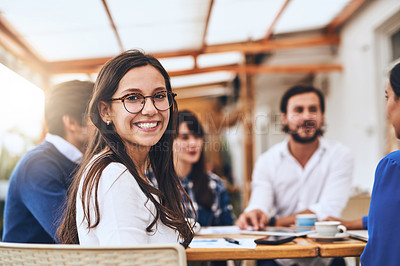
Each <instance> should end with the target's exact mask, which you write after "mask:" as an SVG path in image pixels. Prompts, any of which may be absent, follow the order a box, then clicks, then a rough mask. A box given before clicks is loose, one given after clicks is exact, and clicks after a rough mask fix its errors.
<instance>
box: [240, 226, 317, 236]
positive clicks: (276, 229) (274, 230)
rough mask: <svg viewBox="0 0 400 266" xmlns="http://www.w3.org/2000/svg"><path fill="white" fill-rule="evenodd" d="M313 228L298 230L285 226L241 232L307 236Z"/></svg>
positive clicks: (242, 231) (245, 233)
mask: <svg viewBox="0 0 400 266" xmlns="http://www.w3.org/2000/svg"><path fill="white" fill-rule="evenodd" d="M313 232H314V231H313V230H298V229H291V228H285V227H283V228H282V227H267V230H265V231H253V230H241V231H240V234H244V235H259V236H297V237H300V236H305V235H307V234H310V233H313Z"/></svg>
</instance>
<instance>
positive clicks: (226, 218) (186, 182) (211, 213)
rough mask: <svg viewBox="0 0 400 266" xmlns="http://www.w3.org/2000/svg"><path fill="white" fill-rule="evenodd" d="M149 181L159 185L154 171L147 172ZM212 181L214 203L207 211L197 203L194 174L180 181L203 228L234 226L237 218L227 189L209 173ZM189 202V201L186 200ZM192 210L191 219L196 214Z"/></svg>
mask: <svg viewBox="0 0 400 266" xmlns="http://www.w3.org/2000/svg"><path fill="white" fill-rule="evenodd" d="M147 176H148V178H149V180H151V182H152V183H153V184H154V185H157V181H156V180H155V177H154V173H153V172H152V171H148V172H147ZM208 178H209V179H210V182H209V186H210V188H211V190H212V192H213V194H214V202H213V204H212V205H211V209H210V210H208V209H205V208H204V207H203V206H201V205H199V204H198V203H197V202H196V197H195V195H194V191H193V180H192V174H191V173H190V174H189V175H188V176H187V177H185V178H183V179H180V181H181V184H182V187H183V188H184V189H185V190H186V193H187V194H188V195H189V197H190V198H191V199H192V202H193V206H194V208H195V210H196V212H197V222H198V223H199V224H200V225H201V226H220V225H232V224H233V221H234V219H235V217H234V216H233V214H232V205H231V202H230V197H229V194H228V192H227V191H226V189H225V186H224V184H223V183H222V181H221V179H220V178H219V177H218V176H217V175H216V174H214V173H208ZM185 201H186V202H187V200H186V199H185ZM189 210H190V212H191V213H190V217H191V218H194V216H195V215H194V213H193V212H192V211H191V208H189Z"/></svg>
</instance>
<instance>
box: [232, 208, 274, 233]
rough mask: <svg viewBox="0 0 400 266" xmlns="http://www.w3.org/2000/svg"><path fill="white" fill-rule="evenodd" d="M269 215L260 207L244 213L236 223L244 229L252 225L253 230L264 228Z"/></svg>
mask: <svg viewBox="0 0 400 266" xmlns="http://www.w3.org/2000/svg"><path fill="white" fill-rule="evenodd" d="M268 222H269V219H268V217H267V215H266V214H265V213H264V212H263V211H262V210H259V209H255V210H251V211H248V212H244V213H242V214H241V215H240V216H239V218H238V219H237V220H236V222H235V224H236V225H237V226H238V227H239V228H240V229H242V230H247V229H248V228H249V226H252V228H253V230H256V231H257V230H263V229H265V227H266V225H267V224H268Z"/></svg>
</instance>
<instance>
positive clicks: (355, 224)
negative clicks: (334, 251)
mask: <svg viewBox="0 0 400 266" xmlns="http://www.w3.org/2000/svg"><path fill="white" fill-rule="evenodd" d="M364 217H368V216H364ZM364 217H362V218H357V219H354V220H342V219H338V218H336V217H332V216H328V217H326V219H324V221H339V222H340V223H341V224H342V225H344V226H346V228H347V229H348V230H359V229H366V228H365V227H364V225H363V220H364Z"/></svg>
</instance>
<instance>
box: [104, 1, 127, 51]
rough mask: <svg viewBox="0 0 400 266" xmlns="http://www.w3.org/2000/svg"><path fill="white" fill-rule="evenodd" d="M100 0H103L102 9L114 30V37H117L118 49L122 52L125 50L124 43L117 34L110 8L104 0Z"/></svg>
mask: <svg viewBox="0 0 400 266" xmlns="http://www.w3.org/2000/svg"><path fill="white" fill-rule="evenodd" d="M102 2H103V6H104V9H105V10H106V13H107V16H108V19H109V20H110V24H111V27H112V29H113V31H114V35H115V38H116V39H117V42H118V45H119V49H120V50H121V52H123V51H125V49H124V45H123V44H122V41H121V37H120V36H119V33H118V30H117V27H116V26H115V23H114V19H113V18H112V16H111V12H110V9H109V8H108V5H107V2H106V0H102Z"/></svg>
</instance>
